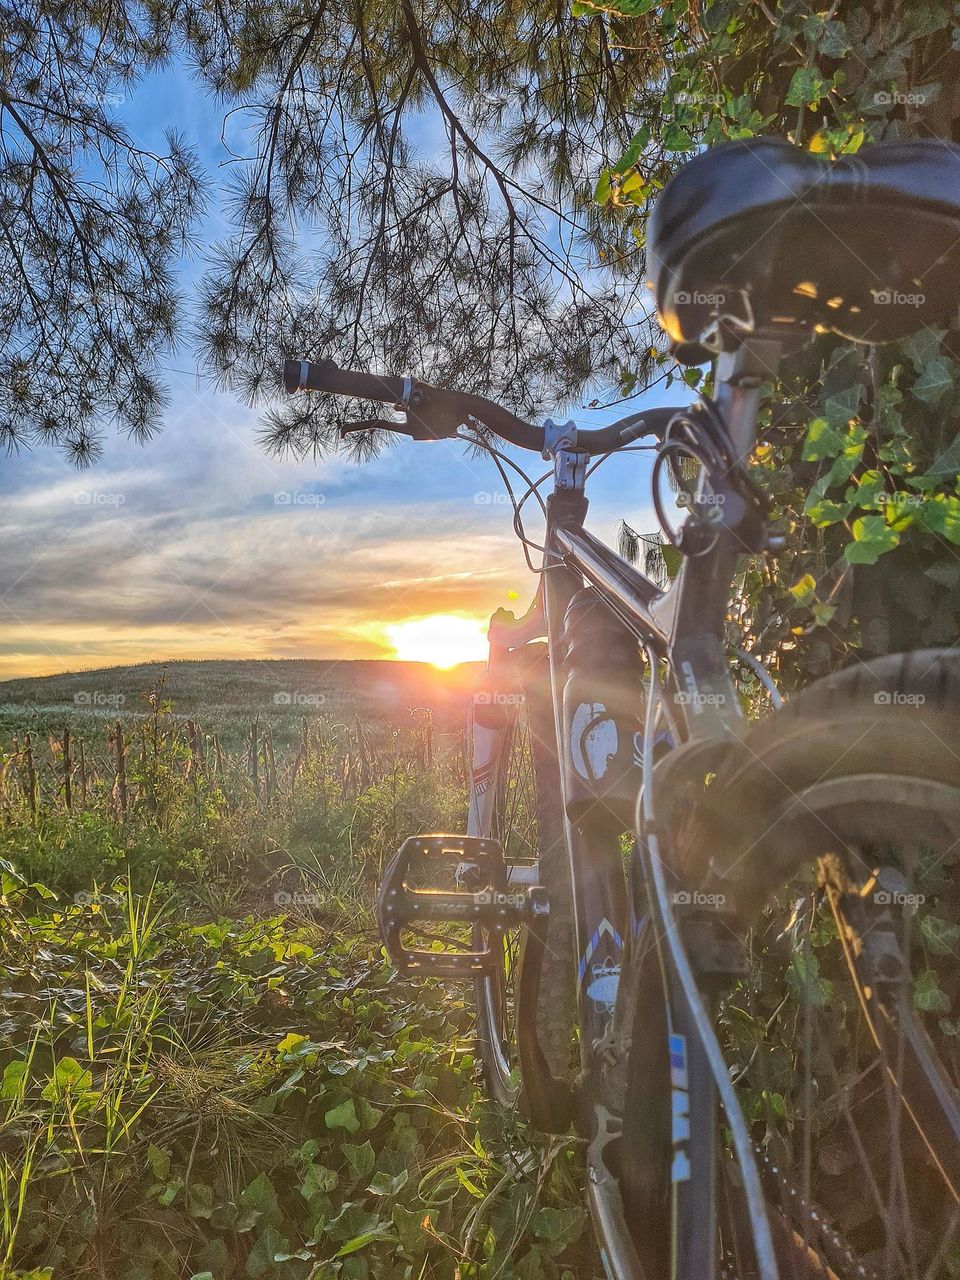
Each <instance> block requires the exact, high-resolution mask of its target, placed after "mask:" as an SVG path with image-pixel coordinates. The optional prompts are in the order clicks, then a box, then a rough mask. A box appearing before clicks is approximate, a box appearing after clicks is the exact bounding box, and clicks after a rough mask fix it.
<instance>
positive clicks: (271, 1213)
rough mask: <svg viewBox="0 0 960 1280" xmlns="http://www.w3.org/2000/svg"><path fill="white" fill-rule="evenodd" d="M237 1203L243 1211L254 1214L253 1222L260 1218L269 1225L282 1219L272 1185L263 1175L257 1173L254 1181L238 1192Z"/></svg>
mask: <svg viewBox="0 0 960 1280" xmlns="http://www.w3.org/2000/svg"><path fill="white" fill-rule="evenodd" d="M239 1203H240V1205H241V1206H242V1207H243V1208H244V1209H248V1210H249V1211H250V1212H251V1213H253V1214H255V1215H256V1217H255V1219H254V1221H259V1220H260V1219H261V1218H264V1219H266V1220H267V1222H271V1223H274V1224H276V1223H279V1222H280V1221H281V1219H282V1216H283V1215H282V1214H281V1212H280V1204H279V1202H278V1200H277V1193H276V1191H275V1190H274V1188H273V1183H272V1182H271V1181H270V1179H269V1178H268V1177H267V1175H266V1174H265V1173H258V1174H257V1176H256V1177H255V1178H254V1180H253V1181H252V1182H251V1183H250V1184H249V1185H248V1186H246V1187H244V1189H243V1190H242V1191H241V1192H240V1195H239Z"/></svg>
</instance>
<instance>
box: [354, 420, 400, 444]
mask: <svg viewBox="0 0 960 1280" xmlns="http://www.w3.org/2000/svg"><path fill="white" fill-rule="evenodd" d="M360 431H392V432H394V434H396V435H401V436H409V435H412V434H413V432H412V431H411V430H410V428H409V426H408V425H407V423H405V422H392V421H390V420H388V419H387V418H365V419H364V420H363V421H362V422H349V423H347V425H346V426H343V427H341V428H340V439H341V440H342V439H343V438H344V437H345V436H350V435H356V434H357V433H358V432H360Z"/></svg>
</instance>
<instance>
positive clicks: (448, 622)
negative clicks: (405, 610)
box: [384, 613, 489, 670]
mask: <svg viewBox="0 0 960 1280" xmlns="http://www.w3.org/2000/svg"><path fill="white" fill-rule="evenodd" d="M384 631H385V632H386V635H387V639H388V640H389V642H390V644H391V645H392V646H393V652H394V657H396V658H399V659H400V660H401V661H402V662H429V663H431V664H432V665H433V666H435V667H440V668H441V669H442V670H447V669H449V668H450V667H455V666H456V665H457V663H458V662H478V661H482V660H483V659H484V658H486V656H487V652H488V647H489V646H488V643H487V623H486V622H482V621H481V620H480V619H479V618H463V617H458V616H457V615H456V614H453V613H432V614H430V616H429V617H427V618H411V619H410V621H409V622H397V623H393V624H391V625H389V626H387V627H385V628H384Z"/></svg>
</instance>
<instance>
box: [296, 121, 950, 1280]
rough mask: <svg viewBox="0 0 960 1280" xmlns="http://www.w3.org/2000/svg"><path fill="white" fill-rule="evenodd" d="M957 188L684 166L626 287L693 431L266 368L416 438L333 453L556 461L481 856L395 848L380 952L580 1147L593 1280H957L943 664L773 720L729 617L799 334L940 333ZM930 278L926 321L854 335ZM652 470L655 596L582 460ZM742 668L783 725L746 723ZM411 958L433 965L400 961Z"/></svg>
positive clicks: (745, 166)
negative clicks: (645, 273)
mask: <svg viewBox="0 0 960 1280" xmlns="http://www.w3.org/2000/svg"><path fill="white" fill-rule="evenodd" d="M958 178H960V149H958V148H956V147H952V146H949V145H944V144H939V143H882V144H878V145H876V146H873V147H869V148H865V149H864V150H863V151H861V152H860V153H859V154H858V155H857V156H855V157H847V158H842V159H840V160H839V161H836V162H829V161H825V160H823V159H821V158H819V157H814V156H811V155H809V154H806V153H803V152H800V151H798V150H797V149H796V148H794V147H792V146H790V145H788V144H787V143H785V142H779V141H777V140H774V139H753V140H750V141H747V142H743V143H730V144H726V145H725V146H723V147H719V148H717V149H715V150H713V151H710V152H707V153H704V154H703V155H700V156H698V157H696V158H695V159H694V160H692V161H691V162H690V163H689V164H688V165H686V166H685V167H684V169H682V170H681V171H680V173H679V174H678V175H677V176H676V177H675V178H674V179H673V180H672V181H671V183H670V184H668V186H667V187H666V188H665V190H664V192H663V193H662V195H661V197H660V200H659V203H658V205H657V207H656V209H655V211H654V214H653V218H652V222H651V225H650V235H649V245H648V258H649V262H650V263H651V264H652V266H651V276H652V280H653V284H654V287H655V296H656V301H657V306H658V310H659V315H660V319H661V323H662V324H663V327H664V328H665V330H666V332H667V334H668V336H669V338H670V339H671V342H672V343H673V348H674V351H675V352H676V354H677V358H678V359H679V360H680V361H681V362H685V363H700V362H703V361H705V360H707V359H711V360H715V361H716V366H715V378H714V386H715V389H716V391H715V397H714V398H710V397H708V396H706V395H704V396H701V397H700V399H699V402H698V403H696V404H694V405H693V406H688V407H684V408H679V409H653V410H649V411H647V412H645V413H644V412H641V413H634V414H631V415H630V416H628V417H626V418H625V419H623V420H621V421H620V422H618V423H615V424H614V425H613V426H610V427H607V428H603V429H599V430H578V429H577V428H576V426H575V425H574V424H573V423H566V424H562V425H558V424H555V423H553V422H550V421H548V422H547V423H546V425H545V426H544V427H543V428H537V427H534V426H532V425H530V424H528V423H526V422H524V421H522V420H521V419H519V418H517V417H516V416H515V415H513V414H511V413H510V412H508V411H507V410H505V409H503V408H501V407H500V406H497V405H495V404H493V403H492V402H490V401H487V400H485V399H483V398H481V397H478V396H472V395H466V394H460V393H457V392H453V391H449V390H439V389H436V388H433V387H429V386H427V385H425V384H422V383H419V382H416V381H415V380H413V379H411V378H380V377H377V376H374V375H371V374H367V373H356V372H349V371H346V370H341V369H338V368H337V367H336V366H335V365H334V364H332V363H330V362H327V363H325V364H312V363H310V362H307V361H288V362H287V364H286V367H285V374H284V379H285V385H286V388H287V390H289V391H294V390H298V389H300V390H303V389H307V390H318V391H325V392H331V393H334V394H338V395H345V396H357V397H361V398H363V399H367V400H371V401H376V402H381V403H390V404H395V405H396V407H397V408H398V409H400V408H402V409H403V410H404V411H405V414H406V418H405V421H402V422H397V421H390V420H382V419H377V420H374V421H372V422H364V423H360V424H358V426H357V428H355V429H359V430H366V429H369V428H370V427H371V426H379V427H381V428H384V429H387V430H390V431H399V432H401V433H404V434H407V435H409V436H411V437H412V438H413V439H415V440H423V439H438V438H452V437H455V436H457V435H460V434H462V432H461V428H463V429H470V428H474V429H477V428H479V426H482V427H483V428H485V429H486V430H487V431H488V432H492V433H494V434H495V435H497V436H499V437H501V438H502V439H504V440H506V441H508V442H510V443H511V444H513V445H515V446H517V447H519V448H523V449H529V450H535V451H537V452H541V453H542V454H543V456H544V457H545V458H549V459H551V460H552V462H553V491H552V492H551V493H550V495H549V497H548V498H547V500H546V503H545V504H544V507H545V514H546V535H545V538H544V542H543V546H542V556H543V558H542V563H541V566H540V569H539V573H540V586H539V589H538V592H537V595H536V599H535V600H534V603H533V604H532V605H531V607H530V609H529V610H528V612H527V613H526V614H524V615H523V616H522V617H520V618H514V617H513V616H512V615H508V614H506V613H504V612H503V611H500V612H498V613H497V614H496V615H494V617H493V619H492V621H491V625H490V659H489V663H488V666H487V670H486V674H485V676H484V679H483V682H482V684H481V686H480V688H479V689H478V691H477V694H476V696H475V698H474V703H473V709H472V712H471V717H470V724H469V729H468V732H469V741H470V744H471V753H472V770H471V793H470V801H469V810H468V821H467V831H466V833H465V834H464V835H462V836H447V835H441V834H431V835H425V836H412V837H411V838H410V839H409V840H407V841H406V842H405V843H404V845H403V846H402V848H401V849H400V851H399V852H398V854H397V856H396V857H395V858H394V860H393V862H392V863H391V865H390V866H389V868H388V870H387V872H386V873H385V877H384V881H383V885H382V888H381V891H380V896H379V900H378V918H379V921H380V926H381V931H382V934H383V937H384V941H385V944H386V947H387V949H388V952H389V954H390V955H391V957H392V958H393V960H394V962H395V963H396V964H397V965H398V966H399V967H400V968H401V969H402V970H404V971H405V972H407V973H411V974H424V975H426V974H439V975H442V976H446V977H455V978H462V979H468V980H471V981H473V982H475V984H476V991H477V1004H478V1015H477V1016H478V1030H479V1037H480V1042H481V1047H482V1056H483V1061H484V1070H485V1073H486V1077H487V1082H488V1086H489V1089H490V1092H491V1094H492V1095H493V1096H494V1097H495V1098H497V1099H499V1100H500V1101H501V1102H502V1103H504V1104H505V1105H508V1106H522V1107H523V1108H524V1109H525V1111H526V1113H527V1115H528V1116H529V1118H530V1120H531V1121H532V1123H534V1124H536V1125H538V1126H540V1127H542V1128H544V1129H547V1130H552V1131H561V1132H562V1131H564V1130H566V1129H567V1128H568V1127H569V1126H570V1125H571V1124H574V1125H575V1126H576V1128H577V1131H578V1132H579V1133H580V1134H581V1135H582V1137H583V1138H584V1140H585V1145H586V1166H587V1193H588V1199H589V1202H590V1208H591V1212H592V1217H593V1222H594V1226H595V1230H596V1234H597V1237H598V1241H599V1244H600V1248H601V1256H602V1258H603V1263H604V1267H605V1269H606V1271H607V1274H608V1275H609V1276H611V1277H613V1278H614V1280H641V1278H645V1280H663V1278H664V1277H668V1276H669V1277H672V1278H675V1280H714V1278H716V1277H720V1276H738V1277H748V1276H757V1277H761V1278H762V1280H774V1278H775V1277H778V1276H779V1277H786V1276H793V1277H796V1276H814V1275H816V1276H838V1277H847V1276H868V1277H874V1280H880V1278H881V1277H882V1278H883V1280H894V1278H896V1280H900V1278H901V1277H908V1276H909V1277H917V1278H918V1280H919V1277H925V1278H927V1280H934V1277H946V1276H947V1275H956V1274H957V1271H956V1266H957V1265H958V1261H957V1259H958V1251H957V1248H956V1235H957V1228H958V1226H960V1101H958V1093H957V1083H958V1061H957V1054H956V1052H955V1051H954V1050H953V1049H952V1047H951V1045H952V1042H951V1039H950V1035H948V1034H946V1033H945V1032H944V1031H943V1030H942V1028H939V1027H938V1025H937V1019H936V1017H931V1016H930V1015H929V1014H926V1013H924V1012H923V1011H922V1009H920V1008H918V1007H917V1005H916V1001H915V1000H914V999H912V998H911V992H912V990H913V982H914V981H915V979H916V973H915V969H916V967H917V965H918V964H925V965H928V966H931V967H935V959H934V958H932V957H931V950H930V946H929V942H930V939H929V937H928V936H927V935H926V934H925V933H924V930H923V927H922V924H921V923H919V921H920V916H919V914H918V912H917V911H916V909H915V908H916V904H917V902H918V901H922V898H923V894H924V893H925V892H930V888H929V886H930V885H931V884H934V885H937V884H939V885H940V886H941V888H940V890H938V892H939V891H943V892H946V890H945V889H943V886H944V885H945V884H947V882H948V881H949V879H950V877H949V875H947V874H946V873H945V871H944V868H945V867H949V863H950V861H951V860H955V859H956V857H957V856H958V851H960V727H958V716H957V712H958V710H960V654H958V653H957V652H956V651H954V650H926V651H922V652H915V653H911V654H898V655H893V656H890V657H886V658H882V659H879V660H873V661H870V662H867V663H862V662H854V664H853V665H852V666H851V667H848V668H846V669H844V670H843V671H840V672H839V673H837V674H835V675H832V676H829V677H827V678H825V679H823V680H820V681H818V682H817V683H815V684H813V685H812V686H811V687H809V688H808V689H806V690H805V691H803V692H802V693H800V694H799V695H798V696H797V697H795V698H793V699H791V701H790V702H789V704H784V702H783V700H782V699H781V697H780V695H779V692H778V690H777V688H776V685H775V683H774V681H773V679H772V678H771V676H770V675H769V673H768V672H767V671H766V669H765V668H764V667H763V666H762V665H761V664H760V663H759V661H758V660H757V659H756V658H754V657H753V656H752V655H750V654H748V653H740V655H739V657H734V658H733V659H731V655H730V654H729V653H728V649H727V642H726V634H725V633H726V623H725V615H726V609H727V605H728V600H729V597H730V593H731V588H732V584H733V582H734V577H735V573H736V571H737V566H738V564H739V563H740V560H741V557H742V556H744V555H752V556H764V555H772V554H776V552H777V551H778V549H780V547H781V546H782V539H778V538H777V537H776V536H774V535H772V534H771V533H770V532H769V531H768V527H767V520H766V515H767V502H766V499H765V497H764V494H763V492H762V491H761V489H760V488H758V486H757V484H756V482H755V480H754V478H753V476H752V475H751V467H750V456H751V453H752V452H753V450H754V447H755V445H756V444H757V441H758V425H757V424H758V414H759V411H760V408H761V404H762V402H763V395H764V386H765V384H769V383H771V382H773V381H774V380H775V377H776V373H777V368H778V364H779V361H780V358H781V356H782V354H783V353H784V351H786V350H789V349H791V348H792V347H795V346H797V345H798V344H799V343H801V342H803V341H804V340H805V339H806V338H807V337H808V336H809V334H810V332H811V330H813V329H815V328H820V329H828V330H830V331H831V332H834V333H837V334H840V335H841V336H842V337H844V338H847V339H849V340H851V341H860V342H864V341H870V342H874V341H889V340H893V339H897V338H902V337H905V336H906V335H907V334H908V333H910V332H912V331H913V330H914V329H917V328H919V327H920V326H921V325H923V324H924V323H927V322H929V321H930V320H931V319H932V318H935V317H937V316H940V315H942V314H945V313H946V312H947V311H949V310H951V309H955V307H956V305H957V301H958V294H960V289H958V286H957V275H956V262H957V250H956V248H955V245H956V244H957V242H958V240H960V196H956V195H954V194H952V193H953V192H958V191H960V183H958ZM902 226H908V227H909V228H910V235H909V236H907V237H904V236H902V235H901V234H900V230H899V229H900V228H901V227H902ZM865 246H869V257H870V262H871V264H873V265H868V264H867V263H866V262H865V261H864V258H865V257H866V256H868V254H867V252H866V249H865ZM935 265H936V266H937V267H938V269H937V270H936V271H933V266H935ZM948 268H950V269H948ZM918 279H924V281H925V300H924V302H923V304H922V305H920V306H918V307H915V308H913V309H911V308H905V307H899V308H898V307H886V308H882V307H878V306H876V305H873V306H871V296H872V294H873V293H875V292H876V290H875V289H874V286H875V285H877V284H878V283H879V285H880V286H881V288H884V289H888V288H889V289H891V290H894V291H896V290H897V289H903V290H906V289H907V286H909V285H910V284H911V282H914V281H916V280H918ZM645 437H651V438H652V439H653V441H654V446H653V447H654V448H655V450H656V462H655V465H654V495H655V502H656V504H657V510H658V514H659V515H660V517H661V521H662V522H664V521H665V520H666V513H665V511H664V510H663V504H662V498H661V497H660V496H658V495H659V493H660V481H661V479H662V477H663V474H664V468H670V470H671V471H672V473H673V475H674V479H675V481H676V483H678V484H679V485H680V486H681V490H682V496H683V499H684V505H685V506H686V507H687V509H688V513H689V514H688V518H687V520H686V522H685V523H684V524H683V525H682V526H681V528H680V529H679V530H674V529H672V528H671V527H670V526H669V523H668V524H667V528H668V530H669V537H670V538H671V539H672V540H673V541H674V543H675V545H676V547H677V549H678V550H679V552H680V553H681V555H682V567H681V568H680V570H679V572H678V574H677V575H676V577H675V578H674V580H673V581H672V583H671V584H670V585H669V587H667V588H666V589H661V588H660V587H658V586H657V585H655V583H654V582H653V581H652V580H651V579H650V578H648V577H646V576H645V575H644V574H643V573H641V572H639V571H638V570H637V569H636V568H635V567H634V566H633V565H632V564H630V563H628V562H627V561H626V560H624V559H623V558H621V557H620V556H619V555H617V554H616V553H614V552H613V551H612V550H610V549H609V548H608V547H606V546H605V545H604V544H603V543H602V542H600V541H599V540H598V539H597V538H596V537H595V536H594V535H592V534H591V533H590V532H588V531H587V530H586V529H585V528H584V520H585V517H586V512H587V499H586V497H585V493H584V486H585V480H586V476H587V474H588V461H589V459H591V458H601V457H605V456H608V455H611V454H614V453H616V452H617V451H620V450H624V449H630V448H636V447H638V446H637V441H639V440H641V439H643V438H645ZM471 438H472V439H475V440H476V439H477V438H478V437H476V436H475V435H472V436H471ZM485 443H486V444H488V445H489V438H488V437H486V438H485ZM490 447H491V450H492V452H493V453H494V455H495V460H497V461H498V465H499V466H500V468H501V474H503V475H504V477H505V478H506V472H505V471H504V470H503V467H504V463H505V462H506V461H508V460H507V459H506V455H502V454H500V452H499V450H495V449H493V448H492V446H490ZM692 471H695V472H696V473H697V476H698V478H697V480H696V482H695V483H694V482H691V481H690V480H689V479H688V478H687V477H689V475H690V474H691V472H692ZM508 487H509V483H508ZM532 491H533V486H532V485H531V486H530V487H529V488H528V490H527V493H525V494H524V495H523V498H522V500H521V499H517V500H516V501H515V505H516V515H515V519H516V522H518V531H520V532H521V533H522V532H523V531H522V526H519V520H520V515H519V509H520V506H521V505H522V502H523V501H526V500H527V498H528V497H529V496H530V494H531V492H532ZM510 492H511V495H513V491H512V489H511V490H510ZM732 661H736V662H741V663H746V664H747V666H748V667H749V669H750V670H751V671H752V673H753V675H754V677H755V678H756V679H757V680H758V681H760V683H761V685H762V686H763V688H764V689H765V690H766V691H767V693H768V695H769V698H770V701H771V702H772V704H773V709H772V711H771V712H770V714H768V715H766V716H765V717H763V718H762V719H760V721H759V722H756V723H748V722H747V721H746V720H745V719H744V716H743V712H742V708H741V703H740V699H739V698H738V693H737V688H736V686H735V683H734V680H733V677H732V671H731V664H732ZM625 833H626V836H625ZM811 869H813V879H812V880H811ZM442 874H443V875H445V876H446V881H445V885H443V886H441V885H440V884H439V881H440V880H441V878H442ZM938 876H939V880H938ZM423 885H430V886H432V888H424V887H421V886H423ZM428 924H429V926H431V927H433V926H439V927H442V928H446V929H447V930H448V932H447V934H446V935H445V936H444V937H445V945H444V946H442V947H441V946H440V945H439V944H438V942H437V941H436V938H435V937H434V939H433V941H432V943H431V945H430V946H429V947H428V948H427V949H423V948H421V949H417V948H416V947H414V946H411V945H410V941H411V939H412V940H413V941H416V938H417V937H423V936H424V935H427V936H429V934H428ZM951 936H952V935H951ZM946 950H947V951H948V952H952V943H951V944H950V945H948V946H947V948H946ZM818 955H819V956H820V957H821V963H822V964H827V965H829V966H830V973H831V975H832V976H831V977H829V978H824V976H823V970H822V969H821V970H819V971H818V968H817V956H818ZM949 958H951V957H948V962H949ZM825 982H826V983H829V984H830V985H829V986H828V987H825V986H824V985H823V984H824V983H825ZM791 993H792V994H791ZM771 1000H773V1003H774V1005H775V1007H774V1008H773V1009H772V1011H771ZM784 1082H786V1083H784Z"/></svg>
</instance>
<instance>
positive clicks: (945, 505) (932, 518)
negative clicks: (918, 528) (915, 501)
mask: <svg viewBox="0 0 960 1280" xmlns="http://www.w3.org/2000/svg"><path fill="white" fill-rule="evenodd" d="M920 518H921V520H922V521H923V523H924V525H925V526H926V528H928V529H929V530H930V532H931V533H939V534H940V535H941V536H942V537H944V538H947V539H948V540H949V541H950V542H953V543H956V544H957V545H960V498H954V497H953V496H952V495H950V494H946V493H938V494H937V495H936V496H935V497H933V498H928V499H927V500H926V502H924V504H923V506H922V507H921V508H920Z"/></svg>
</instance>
